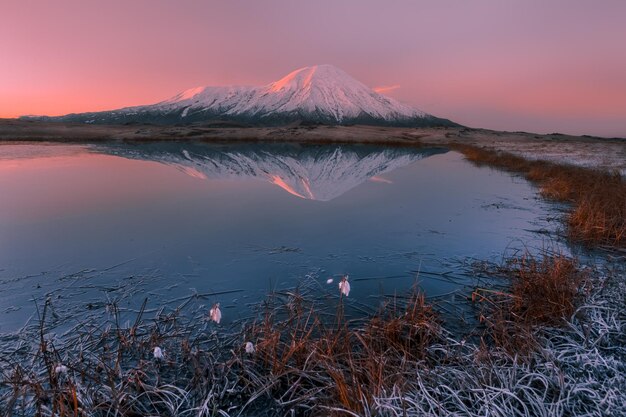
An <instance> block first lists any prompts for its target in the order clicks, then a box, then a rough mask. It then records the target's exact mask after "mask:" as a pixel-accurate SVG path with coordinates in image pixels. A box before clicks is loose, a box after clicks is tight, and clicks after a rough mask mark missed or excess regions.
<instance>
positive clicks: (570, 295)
mask: <svg viewBox="0 0 626 417" xmlns="http://www.w3.org/2000/svg"><path fill="white" fill-rule="evenodd" d="M491 273H495V274H499V275H500V276H502V277H506V278H510V279H513V285H512V286H511V287H510V290H505V289H503V290H490V291H489V292H485V291H480V290H478V289H477V290H476V291H475V293H474V294H475V295H474V300H473V301H471V300H470V299H468V303H469V304H470V305H471V304H473V306H474V308H475V311H476V315H477V319H478V320H477V325H476V327H472V328H471V329H467V332H466V333H464V334H453V333H451V332H449V331H448V330H447V329H446V326H445V322H444V321H443V319H442V317H441V316H440V315H439V314H438V313H437V312H436V311H437V309H436V306H433V305H430V304H429V303H428V302H427V300H426V299H425V298H424V296H423V294H420V293H419V292H412V293H410V294H409V295H408V296H406V297H403V298H394V299H388V300H387V302H386V303H385V304H384V305H383V306H382V307H381V308H380V310H379V311H378V312H376V313H375V314H373V315H371V316H369V317H366V318H361V319H359V320H358V321H350V320H348V319H347V318H346V316H345V315H344V309H345V308H346V307H347V306H348V305H349V303H350V301H351V299H346V298H342V297H341V296H340V295H339V294H337V295H336V296H334V297H333V298H332V299H330V302H329V300H325V301H324V302H322V300H319V299H317V298H316V297H315V295H314V293H312V292H311V291H310V290H307V289H306V288H303V289H302V290H301V291H293V292H285V293H275V294H273V295H271V296H270V297H268V299H267V300H266V301H265V302H264V303H262V304H261V305H259V306H258V307H257V309H256V313H255V316H254V318H252V319H251V320H247V321H245V322H241V323H235V324H234V325H233V326H229V327H227V328H225V327H222V326H219V325H217V324H215V323H214V322H211V321H210V320H209V317H208V314H209V313H208V311H204V312H201V313H200V314H199V315H194V314H193V313H192V312H190V311H187V309H189V308H190V304H191V303H188V302H185V303H183V304H181V305H180V306H179V308H176V309H173V310H172V311H169V312H164V311H159V312H158V313H157V314H156V315H154V316H153V317H146V315H145V314H144V313H143V311H144V308H143V307H142V308H141V309H140V311H139V313H138V314H136V315H135V316H134V317H133V318H132V320H130V321H125V320H124V319H123V318H122V315H121V314H120V312H119V309H118V308H117V304H116V303H109V304H107V306H106V310H105V317H104V318H103V321H102V322H98V323H96V322H93V321H77V322H76V323H75V324H74V325H73V326H72V327H71V328H69V329H67V330H66V331H65V332H63V333H59V332H58V331H57V332H53V331H51V330H48V323H49V321H50V317H49V316H50V314H51V312H52V311H54V308H53V307H54V306H53V301H52V300H50V299H48V300H46V301H45V302H43V304H42V305H41V308H40V320H39V324H38V326H36V327H32V328H30V329H28V330H27V331H23V332H21V333H20V334H16V335H11V337H10V338H7V339H4V337H3V340H2V341H1V342H0V369H1V375H2V378H1V382H0V404H1V405H0V412H2V414H3V415H8V416H12V415H14V416H18V415H28V416H30V415H41V416H49V415H57V416H83V415H84V416H87V415H89V416H146V415H161V416H214V415H215V416H218V415H221V416H227V415H228V416H236V415H255V416H258V415H364V416H369V415H407V416H418V415H440V416H444V415H458V414H463V415H468V416H479V415H502V416H509V415H546V416H550V415H554V416H556V415H562V414H563V413H566V414H571V415H578V414H587V415H598V416H600V415H606V414H605V413H606V412H607V410H609V411H610V412H614V413H615V415H617V414H619V413H620V412H624V411H626V409H625V406H624V404H625V403H624V401H623V399H624V395H623V394H622V393H623V392H626V381H625V377H624V375H626V373H624V372H622V371H623V370H624V364H625V357H626V351H625V346H626V343H625V340H624V334H626V333H624V330H625V328H624V326H625V325H624V314H625V310H624V308H625V306H624V305H623V303H622V304H618V303H617V300H618V299H619V297H623V296H624V295H625V294H626V291H625V288H624V285H623V283H621V284H620V285H621V286H619V285H617V284H615V283H613V284H611V285H607V286H600V287H598V288H599V289H598V290H597V291H596V292H594V293H591V295H590V296H589V297H587V293H585V292H581V291H580V290H579V289H576V286H578V288H585V287H584V286H582V287H581V286H580V285H578V283H579V282H581V281H580V280H587V279H588V273H589V271H587V270H585V269H581V268H580V267H579V266H578V265H577V263H576V262H575V261H573V260H571V259H568V258H565V257H563V256H561V255H554V254H549V253H545V254H543V255H542V256H540V257H536V258H532V257H529V256H528V255H525V256H523V257H518V258H514V259H510V260H509V261H508V262H505V263H504V264H503V265H499V266H497V267H494V268H493V269H492V270H491ZM594 279H595V280H596V282H598V283H601V282H602V281H601V280H603V279H604V278H602V277H601V276H595V277H594ZM599 280H600V281H599ZM539 294H545V296H544V297H543V298H544V301H546V302H547V303H546V302H543V303H542V302H541V297H540V296H539ZM529 296H532V298H528V297H529ZM607 300H608V302H610V303H613V302H615V303H616V306H617V307H616V308H612V307H611V308H607V306H608V305H609V304H607ZM622 301H623V298H622ZM192 311H196V310H192ZM510 332H513V334H511V333H510ZM508 336H512V337H508ZM517 336H519V337H517ZM507 337H508V339H510V340H512V341H513V342H509V341H507ZM529 341H530V342H529ZM248 343H249V344H248ZM156 347H158V348H159V349H161V350H162V353H163V357H162V358H157V357H156V356H157V355H155V348H156ZM620 390H621V391H620Z"/></svg>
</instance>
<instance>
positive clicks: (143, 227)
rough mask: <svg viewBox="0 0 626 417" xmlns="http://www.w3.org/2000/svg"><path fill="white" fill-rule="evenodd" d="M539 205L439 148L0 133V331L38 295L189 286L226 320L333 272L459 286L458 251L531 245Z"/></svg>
mask: <svg viewBox="0 0 626 417" xmlns="http://www.w3.org/2000/svg"><path fill="white" fill-rule="evenodd" d="M551 210H552V209H551V208H550V207H549V206H548V204H546V203H544V202H543V201H541V200H539V199H537V195H536V191H535V190H534V189H533V188H532V187H531V186H530V185H529V184H528V183H527V182H525V181H524V180H522V179H520V178H518V177H515V176H511V175H510V174H507V173H502V172H498V171H494V170H491V169H489V168H477V167H475V166H473V165H471V164H470V163H468V162H467V161H465V160H464V159H463V157H462V156H461V155H460V154H458V153H456V152H448V151H446V150H444V149H410V148H383V147H375V146H364V145H350V146H346V145H340V146H330V145H324V146H322V145H306V146H305V145H296V144H293V145H277V144H267V145H265V144H264V145H260V144H247V145H214V144H202V143H180V142H179V143H152V144H119V143H115V144H104V145H103V144H98V145H64V144H0V294H1V295H0V332H3V331H13V330H15V329H17V328H19V327H20V326H22V325H23V324H24V323H25V322H26V321H27V320H29V318H31V317H32V316H33V313H34V305H35V301H34V300H42V299H43V298H45V297H46V296H47V295H49V296H51V297H52V298H53V299H54V300H61V301H64V302H65V303H66V304H67V305H72V306H73V307H72V309H69V310H68V311H70V312H71V314H82V313H81V311H86V309H89V310H92V309H96V310H97V309H98V308H100V307H101V306H102V302H103V300H107V299H109V300H111V299H115V298H116V297H120V298H121V297H122V296H123V297H124V300H125V301H124V303H126V304H127V305H129V306H131V305H135V307H138V305H140V304H141V302H142V301H143V299H144V297H148V299H149V305H150V306H153V307H154V306H158V305H166V304H167V303H168V302H170V301H171V300H182V299H184V297H186V296H188V295H189V294H192V293H194V292H197V293H199V294H204V295H205V299H206V303H207V304H211V303H213V302H217V301H219V302H220V303H221V305H222V308H223V310H224V318H225V322H226V323H228V322H229V321H232V320H235V319H238V318H241V317H245V316H246V314H249V307H248V305H249V304H250V303H254V302H257V301H259V300H261V299H262V298H263V297H264V296H265V295H266V294H267V293H268V292H269V291H270V290H272V289H281V288H292V287H294V286H296V285H298V284H299V283H302V282H304V281H306V282H309V284H310V283H311V282H313V283H314V284H315V285H317V286H318V289H319V291H320V292H325V293H328V294H336V293H337V292H338V291H337V282H338V280H339V278H340V277H341V276H342V275H343V274H349V275H350V281H351V283H352V292H351V293H350V297H349V299H348V302H351V303H355V305H356V303H360V304H363V305H376V303H377V302H378V300H379V299H380V297H381V295H384V294H394V293H397V294H402V293H406V292H407V291H408V290H409V289H410V288H411V286H413V285H414V284H415V283H416V282H418V283H419V285H420V287H421V288H422V289H423V290H424V291H425V292H426V294H427V295H428V296H430V297H444V296H450V295H451V294H455V293H458V294H464V292H465V293H466V291H467V289H468V288H469V287H470V286H471V285H473V281H472V278H471V276H470V275H471V274H467V273H466V268H465V267H464V266H465V265H467V263H468V262H471V261H472V260H492V261H497V260H499V259H500V258H501V257H502V256H503V254H504V253H505V252H506V251H507V250H513V249H515V248H522V247H529V248H536V247H540V246H541V245H542V244H543V242H542V239H543V238H542V236H544V233H537V232H546V231H549V232H553V231H554V230H555V229H556V227H557V226H558V223H557V222H555V221H554V220H550V216H553V215H554V213H551ZM330 279H333V283H332V284H327V281H328V280H330Z"/></svg>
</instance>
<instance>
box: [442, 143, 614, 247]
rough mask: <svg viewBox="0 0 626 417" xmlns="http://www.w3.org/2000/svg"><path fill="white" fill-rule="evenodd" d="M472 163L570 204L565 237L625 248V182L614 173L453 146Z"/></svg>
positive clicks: (590, 243) (587, 242) (592, 244)
mask: <svg viewBox="0 0 626 417" xmlns="http://www.w3.org/2000/svg"><path fill="white" fill-rule="evenodd" d="M453 149H455V150H458V151H460V152H462V153H463V154H464V155H465V157H466V158H467V159H468V160H470V161H472V162H473V163H475V164H477V165H479V166H481V165H485V166H490V167H494V168H497V169H501V170H505V171H510V172H516V173H520V174H522V175H524V176H525V177H526V179H528V180H529V181H531V182H533V183H535V184H536V185H537V186H538V187H539V188H540V191H541V194H542V195H543V196H545V197H546V198H549V199H552V200H556V201H561V202H566V203H570V204H571V211H570V213H569V214H568V217H567V221H566V224H567V226H568V227H567V231H568V235H569V237H570V238H571V239H573V240H574V241H578V242H581V243H583V244H585V245H588V246H598V245H606V246H613V247H622V248H623V247H626V179H624V178H623V177H622V176H621V175H620V174H619V173H617V172H614V173H613V172H608V171H603V170H598V169H591V168H584V167H578V166H573V165H567V164H557V163H554V162H547V161H541V160H529V159H525V158H523V157H520V156H516V155H513V154H510V153H506V152H498V151H494V150H487V149H483V148H480V147H477V146H468V145H458V144H455V145H453Z"/></svg>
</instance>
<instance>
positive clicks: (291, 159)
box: [92, 142, 445, 201]
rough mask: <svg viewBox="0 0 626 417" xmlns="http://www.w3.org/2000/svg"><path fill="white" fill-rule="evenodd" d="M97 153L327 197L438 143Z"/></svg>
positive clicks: (183, 146) (171, 147) (193, 146)
mask: <svg viewBox="0 0 626 417" xmlns="http://www.w3.org/2000/svg"><path fill="white" fill-rule="evenodd" d="M92 150H93V151H95V152H98V153H104V154H110V155H115V156H119V157H124V158H129V159H139V160H146V161H154V162H159V163H162V164H167V165H171V166H174V167H176V168H177V169H179V170H181V171H182V172H184V173H186V174H188V175H190V176H193V177H195V178H201V179H261V180H264V181H268V182H270V183H272V184H275V185H277V186H279V187H280V188H282V189H283V190H285V191H287V192H288V193H290V194H292V195H294V196H297V197H300V198H304V199H308V200H318V201H330V200H332V199H334V198H337V197H339V196H340V195H342V194H344V193H345V192H347V191H348V190H350V189H352V188H354V187H356V186H358V185H359V184H362V183H364V182H365V181H367V180H373V181H377V182H387V181H388V180H386V179H384V178H381V177H380V175H382V174H385V173H387V172H390V171H393V170H394V169H396V168H399V167H402V166H406V165H409V164H411V163H412V162H414V161H417V160H419V159H422V158H425V157H427V156H430V155H434V154H437V153H444V152H445V150H442V149H413V148H385V147H379V146H370V145H300V144H232V145H230V144H229V145H216V144H204V143H180V142H178V143H172V142H170V143H152V144H145V143H142V144H137V145H133V144H107V145H98V146H96V147H94V148H92Z"/></svg>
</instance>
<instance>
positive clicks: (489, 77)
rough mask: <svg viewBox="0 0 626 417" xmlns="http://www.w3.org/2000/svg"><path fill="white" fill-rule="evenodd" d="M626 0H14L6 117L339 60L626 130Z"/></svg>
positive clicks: (407, 94)
mask: <svg viewBox="0 0 626 417" xmlns="http://www.w3.org/2000/svg"><path fill="white" fill-rule="evenodd" d="M625 18H626V1H622V0H615V1H613V0H603V1H601V2H596V1H591V0H587V1H583V0H581V1H575V0H552V1H549V2H548V1H543V0H525V1H518V2H510V1H501V0H491V1H485V0H474V1H462V0H458V1H451V0H432V1H418V0H411V1H409V0H406V1H404V0H397V1H365V0H354V1H348V0H341V1H339V0H333V1H320V0H316V1H311V2H306V3H305V2H300V1H293V0H284V1H272V0H267V1H236V0H229V1H208V0H198V1H184V0H177V1H157V0H144V1H142V0H133V1H127V0H125V1H117V0H109V1H106V2H91V1H84V0H79V1H64V0H57V1H45V0H42V1H38V2H36V1H27V0H23V1H3V2H2V3H0V117H16V116H18V115H22V114H49V115H59V114H65V113H70V112H82V111H96V110H106V109H113V108H119V107H123V106H129V105H137V104H147V103H152V102H156V101H160V100H163V99H166V98H169V97H170V96H173V95H175V94H176V93H178V92H180V91H182V90H185V89H188V88H190V87H194V86H198V85H225V84H249V85H260V84H266V83H269V82H271V81H275V80H277V79H278V78H280V77H282V76H284V75H286V74H287V73H289V72H290V71H292V70H294V69H296V68H300V67H303V66H308V65H315V64H333V65H336V66H338V67H340V68H342V69H343V70H345V71H346V72H348V73H349V74H351V75H352V76H354V77H355V78H357V79H358V80H360V81H362V82H363V83H365V84H367V85H369V86H371V87H373V88H380V89H381V92H383V93H384V94H388V95H390V96H392V97H394V98H397V99H399V100H401V101H403V102H406V103H408V104H411V105H413V106H415V107H417V108H420V109H422V110H424V111H427V112H429V113H432V114H435V115H437V116H441V117H446V118H449V119H451V120H454V121H456V122H459V123H462V124H466V125H469V126H474V127H486V128H493V129H505V130H526V131H535V132H541V133H543V132H557V131H558V132H564V133H575V134H594V135H601V136H626V52H624V51H625V46H624V42H626V24H624V19H625Z"/></svg>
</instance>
